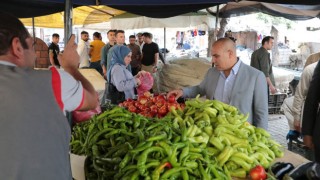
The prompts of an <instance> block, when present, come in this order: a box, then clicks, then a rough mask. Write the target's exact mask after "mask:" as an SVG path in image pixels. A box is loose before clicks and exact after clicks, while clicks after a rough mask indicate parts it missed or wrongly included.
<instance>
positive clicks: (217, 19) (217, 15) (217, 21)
mask: <svg viewBox="0 0 320 180" xmlns="http://www.w3.org/2000/svg"><path fill="white" fill-rule="evenodd" d="M219 11H220V9H219V5H217V14H216V27H215V31H214V37H213V38H214V41H216V40H217V33H216V32H218V31H217V29H218V23H219V13H220V12H219Z"/></svg>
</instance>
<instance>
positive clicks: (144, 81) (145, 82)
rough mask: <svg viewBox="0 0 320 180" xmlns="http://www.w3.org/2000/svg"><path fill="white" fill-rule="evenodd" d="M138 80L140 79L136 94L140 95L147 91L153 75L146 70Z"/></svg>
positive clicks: (150, 86)
mask: <svg viewBox="0 0 320 180" xmlns="http://www.w3.org/2000/svg"><path fill="white" fill-rule="evenodd" d="M139 80H140V81H141V84H140V86H138V87H137V92H138V95H139V96H141V95H143V93H144V92H146V91H149V90H150V89H151V88H152V86H153V77H152V75H151V74H150V73H149V72H147V73H145V74H144V75H143V76H140V77H139Z"/></svg>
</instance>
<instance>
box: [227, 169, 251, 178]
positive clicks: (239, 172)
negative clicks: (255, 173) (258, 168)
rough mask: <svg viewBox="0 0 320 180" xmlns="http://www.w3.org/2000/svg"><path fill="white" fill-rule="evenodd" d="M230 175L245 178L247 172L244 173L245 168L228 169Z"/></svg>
mask: <svg viewBox="0 0 320 180" xmlns="http://www.w3.org/2000/svg"><path fill="white" fill-rule="evenodd" d="M230 175H231V176H232V177H237V178H246V176H247V173H246V170H244V169H242V168H240V169H236V170H233V171H230Z"/></svg>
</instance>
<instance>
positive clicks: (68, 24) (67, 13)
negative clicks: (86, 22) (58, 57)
mask: <svg viewBox="0 0 320 180" xmlns="http://www.w3.org/2000/svg"><path fill="white" fill-rule="evenodd" d="M72 18H73V13H72V0H65V9H64V46H66V45H67V42H68V40H69V37H70V36H71V34H72Z"/></svg>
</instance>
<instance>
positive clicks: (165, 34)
mask: <svg viewBox="0 0 320 180" xmlns="http://www.w3.org/2000/svg"><path fill="white" fill-rule="evenodd" d="M163 31H164V41H163V42H164V46H163V47H164V53H163V58H164V61H165V60H166V54H167V48H166V36H167V30H166V28H163Z"/></svg>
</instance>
